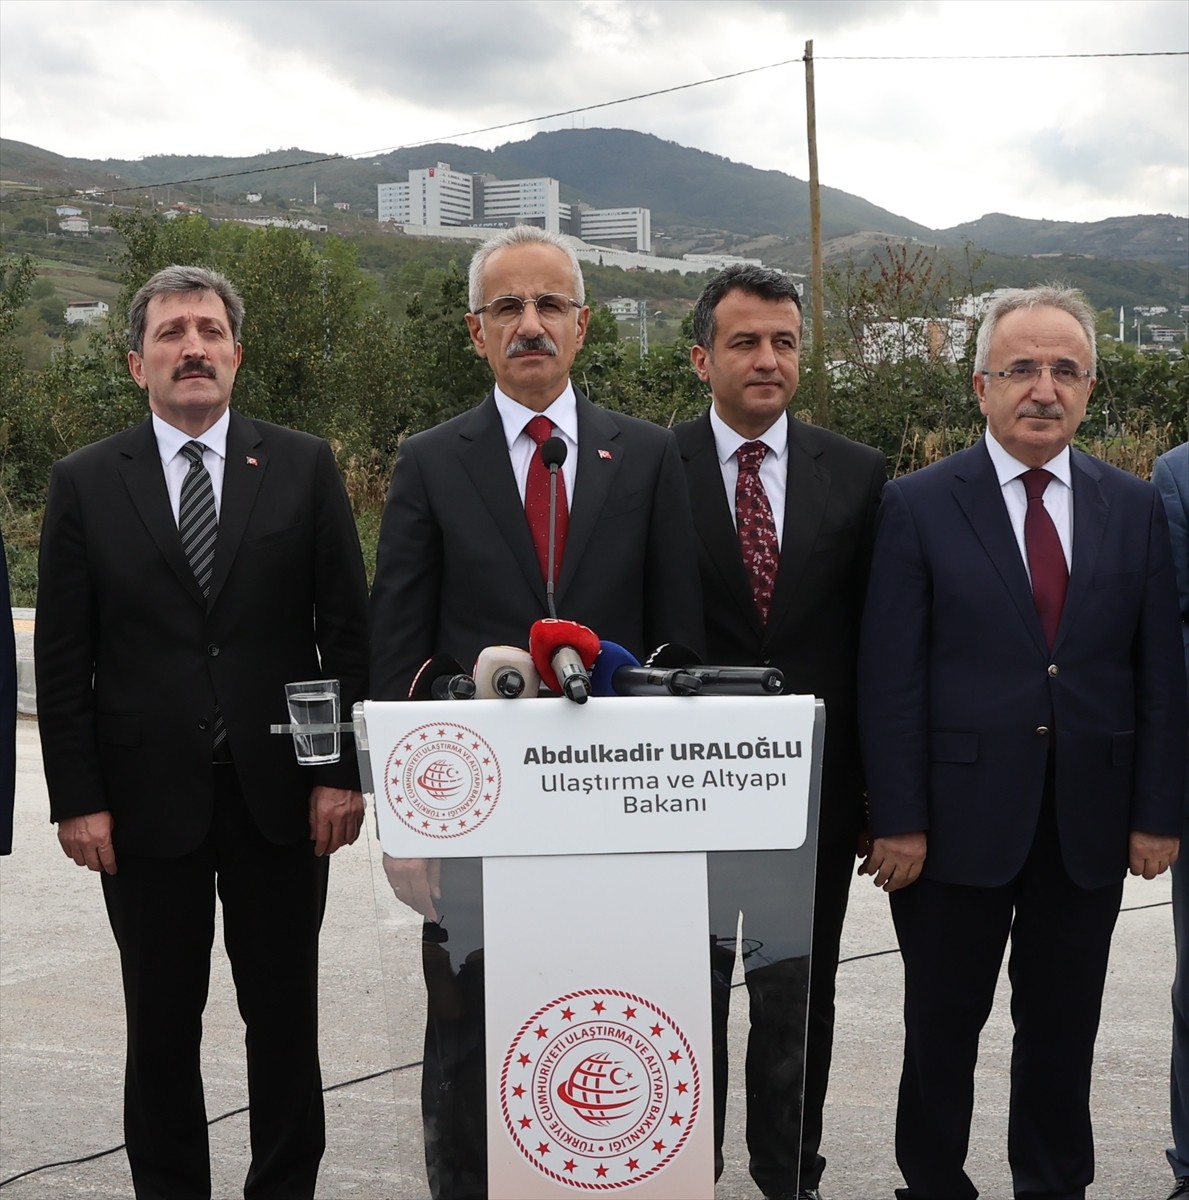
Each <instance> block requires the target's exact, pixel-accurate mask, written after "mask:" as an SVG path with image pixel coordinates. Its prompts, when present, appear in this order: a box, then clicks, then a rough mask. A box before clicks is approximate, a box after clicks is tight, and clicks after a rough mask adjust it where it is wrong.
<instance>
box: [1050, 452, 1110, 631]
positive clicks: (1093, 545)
mask: <svg viewBox="0 0 1189 1200" xmlns="http://www.w3.org/2000/svg"><path fill="white" fill-rule="evenodd" d="M1069 454H1070V459H1069V462H1070V482H1071V483H1072V484H1073V554H1072V556H1071V557H1072V567H1071V569H1070V572H1069V589H1068V591H1067V592H1066V593H1065V607H1064V608H1063V609H1062V610H1061V624H1060V625H1058V626H1057V643H1056V646H1054V649H1057V647H1059V646H1060V645H1061V641H1062V639H1063V638H1064V637H1065V635H1066V633H1067V631H1068V630H1069V629H1070V628H1071V627H1072V624H1073V622H1074V621H1075V620H1076V619H1077V615H1078V610H1079V609H1080V608H1081V606H1082V603H1083V602H1084V600H1085V598H1086V592H1087V591H1088V590H1089V587H1090V582H1091V580H1092V579H1093V578H1094V574H1095V571H1096V570H1097V567H1098V553H1099V550H1100V549H1101V547H1102V538H1103V535H1104V534H1105V532H1106V523H1107V517H1108V515H1109V514H1110V501H1109V500H1108V499H1107V497H1106V496H1105V495H1104V494H1103V491H1102V470H1101V468H1100V467H1099V465H1098V464H1097V463H1096V462H1095V461H1094V459H1092V458H1091V457H1090V456H1089V455H1088V454H1083V453H1082V452H1081V451H1080V450H1074V449H1072V448H1071V449H1070V452H1069Z"/></svg>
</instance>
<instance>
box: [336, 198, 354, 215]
mask: <svg viewBox="0 0 1189 1200" xmlns="http://www.w3.org/2000/svg"><path fill="white" fill-rule="evenodd" d="M334 206H335V208H337V209H338V210H339V212H350V211H351V201H350V200H336V201H335V202H334Z"/></svg>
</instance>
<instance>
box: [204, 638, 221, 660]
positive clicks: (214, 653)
mask: <svg viewBox="0 0 1189 1200" xmlns="http://www.w3.org/2000/svg"><path fill="white" fill-rule="evenodd" d="M206 652H207V654H209V655H210V656H211V658H218V657H219V647H218V646H216V645H215V643H214V642H211V644H210V645H209V646H207V648H206Z"/></svg>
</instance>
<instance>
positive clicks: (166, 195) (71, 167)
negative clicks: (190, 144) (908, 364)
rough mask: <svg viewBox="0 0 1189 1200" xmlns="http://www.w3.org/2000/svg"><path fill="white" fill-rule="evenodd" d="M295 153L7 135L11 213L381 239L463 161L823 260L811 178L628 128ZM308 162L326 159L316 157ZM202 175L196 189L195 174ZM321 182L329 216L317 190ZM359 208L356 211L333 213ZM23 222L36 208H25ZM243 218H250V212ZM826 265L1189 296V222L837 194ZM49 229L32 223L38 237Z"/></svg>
mask: <svg viewBox="0 0 1189 1200" xmlns="http://www.w3.org/2000/svg"><path fill="white" fill-rule="evenodd" d="M326 158H327V156H326V155H325V154H323V153H320V152H318V151H312V150H305V149H301V148H298V147H291V148H289V149H286V150H275V151H269V152H267V153H263V154H259V155H255V156H251V157H241V158H222V157H198V156H189V155H155V156H152V157H149V158H144V159H139V160H133V161H129V160H118V159H108V160H103V161H101V162H93V161H88V160H76V159H69V158H65V157H63V156H61V155H58V154H54V153H52V152H50V151H47V150H42V149H40V148H38V147H36V146H30V145H27V144H25V143H22V142H15V141H12V140H10V139H0V181H2V182H0V192H3V193H4V194H5V209H6V210H7V211H8V212H12V213H16V212H18V211H19V210H18V208H14V207H13V206H14V205H18V204H20V202H22V201H30V202H31V201H32V200H33V198H34V196H36V195H37V193H36V192H35V191H34V190H33V189H40V200H41V202H42V204H43V206H44V204H45V203H48V202H50V201H54V200H57V199H59V198H61V199H66V198H73V196H74V194H75V191H76V190H84V189H87V188H99V189H102V190H103V191H104V192H106V193H107V195H106V196H105V197H104V199H106V200H109V201H110V200H114V201H115V202H116V203H117V204H130V205H131V204H139V203H142V202H143V199H142V198H144V197H148V198H150V199H151V201H152V202H153V203H155V204H157V205H163V204H164V205H168V204H170V203H176V202H177V201H179V200H186V201H188V202H190V203H196V204H201V205H202V206H203V207H204V211H206V212H208V213H212V214H216V215H226V216H232V215H237V214H236V210H235V207H234V206H237V205H239V206H242V205H243V203H244V196H245V194H246V193H247V192H249V191H259V192H261V193H263V195H264V202H263V204H262V205H261V206H260V209H261V210H262V211H263V212H284V211H286V210H288V211H290V212H294V211H295V210H296V211H297V212H299V213H300V215H302V216H307V217H312V216H314V215H315V212H316V214H317V217H318V219H319V220H320V221H326V222H327V223H328V224H329V225H330V227H331V229H332V231H334V232H339V233H344V234H348V235H353V234H358V233H365V232H368V231H369V228H370V230H375V229H376V226H375V224H374V222H373V220H372V218H373V216H374V212H375V205H376V185H377V184H379V183H384V182H390V181H393V180H402V179H404V178H405V177H406V175H407V173H408V171H409V170H410V169H417V168H421V167H425V166H430V165H433V164H434V163H436V162H439V161H443V162H449V163H450V164H451V165H452V166H453V167H454V168H455V169H457V170H462V171H471V172H476V173H478V172H486V173H490V174H492V175H495V176H497V177H500V178H504V179H513V178H518V177H525V176H533V175H549V176H552V177H553V178H556V179H558V180H559V181H560V183H561V193H562V197H563V199H565V200H567V201H576V200H585V201H588V202H590V203H592V204H595V205H606V206H614V205H642V206H646V207H648V208H650V209H652V227H653V235H654V240H655V243H656V249H657V252H658V253H662V254H675V255H680V254H681V253H683V252H685V251H688V250H693V249H698V250H727V251H730V252H732V253H736V254H743V255H747V256H753V257H762V258H763V259H764V261H765V262H770V263H772V264H773V265H776V266H783V267H786V268H789V269H791V270H795V271H800V272H805V271H806V270H807V269H808V263H809V244H808V232H809V216H808V185H807V184H806V183H805V181H803V180H800V179H796V178H794V177H793V176H791V175H786V174H783V173H781V172H779V171H761V170H758V169H756V168H754V167H751V166H748V165H746V164H744V163H737V162H732V161H731V160H730V159H726V158H722V157H720V156H718V155H714V154H707V153H706V152H704V151H702V150H696V149H691V148H689V147H685V146H680V145H678V144H677V143H675V142H669V141H664V140H662V139H660V138H657V137H653V136H651V135H649V134H642V133H635V132H632V131H628V130H622V129H564V130H556V131H553V132H550V133H541V134H537V135H536V136H535V137H532V138H530V139H528V140H527V141H521V142H509V143H506V144H505V145H502V146H499V147H497V148H496V149H495V150H491V151H487V150H480V149H477V148H476V147H472V146H456V145H446V144H438V145H431V146H421V147H417V148H414V149H407V150H396V151H393V152H392V153H390V154H386V155H382V156H378V157H375V158H369V159H350V158H338V157H331V158H330V160H329V161H324V160H325V159H326ZM310 160H323V161H314V162H311V161H310ZM185 180H194V181H195V182H193V183H184V182H181V181H185ZM315 187H316V189H317V196H318V204H317V208H316V210H315V208H314V205H313V197H314V192H315ZM336 201H345V202H348V203H350V205H351V212H350V213H349V214H345V215H344V214H339V213H337V212H336V211H335V210H334V207H333V206H334V203H335V202H336ZM22 215H23V214H22ZM238 215H243V212H242V207H241V208H240V209H239V212H238ZM822 218H823V220H822V223H823V235H824V237H825V239H826V246H825V251H826V255H827V260H829V259H830V258H834V259H836V260H837V259H838V258H839V257H844V256H846V255H848V254H849V255H852V256H854V257H855V258H856V260H862V259H863V258H864V257H865V256H866V255H867V254H868V253H869V252H870V250H871V248H873V247H878V246H879V245H882V244H883V242H884V241H885V240H886V239H888V238H891V239H893V240H897V241H900V240H909V239H911V240H914V241H917V242H920V243H924V244H927V245H937V246H942V247H949V248H952V249H953V250H954V251H955V252H957V253H958V254H959V256H960V255H961V248H962V247H963V246H964V245H967V244H970V245H972V246H973V247H974V249H975V252H976V253H978V252H985V253H983V255H982V257H983V259H984V262H983V268H982V269H981V270H980V271H979V272H978V273H977V274H976V277H975V282H976V284H983V283H1024V282H1030V281H1035V280H1038V279H1050V278H1061V279H1065V280H1068V281H1069V282H1072V283H1075V284H1078V285H1079V286H1082V287H1083V288H1085V290H1086V291H1087V294H1088V295H1089V296H1090V297H1091V299H1092V300H1093V301H1094V303H1095V304H1096V305H1098V306H1099V307H1117V306H1118V305H1119V304H1124V305H1128V306H1130V305H1132V304H1142V303H1170V302H1178V303H1183V302H1184V301H1185V299H1186V297H1187V293H1189V220H1187V219H1186V218H1184V217H1176V216H1168V215H1157V216H1120V217H1113V218H1111V219H1109V220H1105V221H1098V222H1093V223H1078V222H1072V221H1035V220H1027V219H1024V218H1020V217H1012V216H1008V215H1005V214H1002V213H992V214H988V215H986V216H984V217H981V218H980V219H979V220H977V221H971V222H967V223H965V224H963V225H957V226H954V227H953V228H951V229H944V230H932V229H929V228H927V227H926V226H924V225H921V224H918V223H917V222H914V221H912V220H911V219H909V218H908V217H905V216H901V215H899V214H896V213H892V212H889V211H887V210H886V209H883V208H880V207H878V206H877V205H874V204H871V203H869V202H868V201H866V200H864V199H863V198H862V197H860V196H854V195H851V194H849V193H847V192H843V191H840V190H838V189H834V188H823V189H822ZM34 224H36V222H35V221H31V219H30V218H28V217H26V218H25V225H26V226H28V227H29V228H32V226H33V225H34Z"/></svg>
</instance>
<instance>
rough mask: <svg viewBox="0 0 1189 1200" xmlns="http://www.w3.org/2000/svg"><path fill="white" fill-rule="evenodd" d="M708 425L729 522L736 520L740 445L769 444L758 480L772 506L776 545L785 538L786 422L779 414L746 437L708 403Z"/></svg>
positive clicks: (785, 418)
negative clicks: (749, 436)
mask: <svg viewBox="0 0 1189 1200" xmlns="http://www.w3.org/2000/svg"><path fill="white" fill-rule="evenodd" d="M710 428H711V429H713V430H714V447H715V450H717V452H718V465H719V468H720V469H721V470H722V482H723V486H724V487H725V488H726V489H727V507H728V508H729V509H730V510H731V521H732V523H733V522H734V520H735V484H736V483H738V481H739V459H738V458H737V457H736V455H737V454H738V451H739V447H740V446H742V445H744V444H745V443H747V442H763V443H764V445H765V446H767V447H768V453H767V454H765V455H764V461H763V462H762V463H760V482H761V483H762V484H763V485H764V491H765V492H766V493H767V496H768V503H769V504H770V505H771V506H772V521H773V523H774V524H775V526H776V544H777V546H780V545H782V543H783V540H784V497H785V491H786V490H787V487H788V477H789V421H788V416H787V414H785V413H782V414H781V415H780V416H779V417H778V418H777V419H776V420H775V421H774V422H773V423H772V424H771V425H770V426H769V427H768V428H767V429H765V430H764V432H763V433H762V434H760V436H759V437H758V438H745V437H744V436H743V435H742V434H741V433H736V432H735V431H734V430H733V429H732V428H731V427H730V426H729V425H728V424H727V423H726V421H724V420H723V419H722V417H720V416H719V415H718V413H717V412H716V411H715V408H714V405H713V404H712V405H711V406H710Z"/></svg>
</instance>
